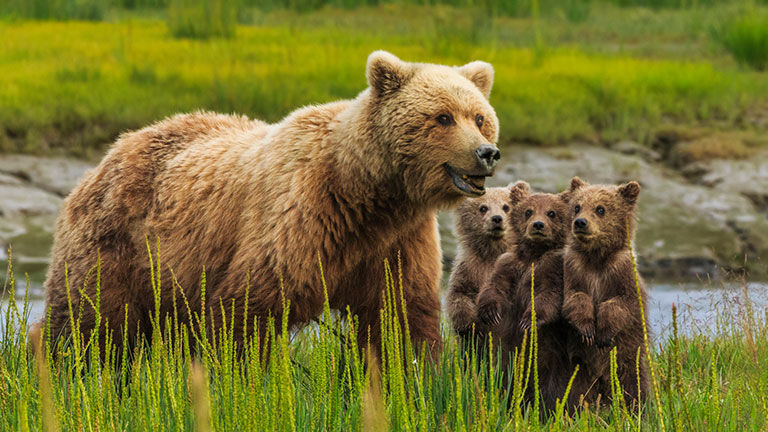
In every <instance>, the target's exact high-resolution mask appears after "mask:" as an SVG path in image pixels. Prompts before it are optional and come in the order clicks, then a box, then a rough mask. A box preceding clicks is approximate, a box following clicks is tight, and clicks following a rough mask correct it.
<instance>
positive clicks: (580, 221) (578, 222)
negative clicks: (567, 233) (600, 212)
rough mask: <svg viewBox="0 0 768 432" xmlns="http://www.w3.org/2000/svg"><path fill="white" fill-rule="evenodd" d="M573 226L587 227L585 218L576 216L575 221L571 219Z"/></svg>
mask: <svg viewBox="0 0 768 432" xmlns="http://www.w3.org/2000/svg"><path fill="white" fill-rule="evenodd" d="M573 227H574V228H580V229H584V228H586V227H587V220H586V219H584V218H578V219H576V220H575V221H573Z"/></svg>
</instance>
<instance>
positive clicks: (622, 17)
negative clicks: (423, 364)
mask: <svg viewBox="0 0 768 432" xmlns="http://www.w3.org/2000/svg"><path fill="white" fill-rule="evenodd" d="M376 49H386V50H388V51H391V52H393V53H394V54H396V55H398V56H399V57H401V58H402V59H404V60H408V61H421V62H434V63H444V64H456V65H459V64H464V63H467V62H469V61H472V60H477V59H479V60H485V61H488V62H491V63H492V64H493V65H494V67H495V69H496V81H495V85H494V89H493V92H492V96H491V103H492V104H493V106H494V107H495V108H496V110H497V113H498V116H499V120H500V124H501V138H500V147H501V148H502V154H503V157H502V165H501V167H500V169H499V171H498V175H497V176H496V177H495V178H494V179H493V182H492V184H493V185H506V184H508V183H510V182H513V181H516V180H519V179H524V180H527V181H528V182H529V183H531V185H532V186H533V188H534V189H537V190H541V191H548V192H555V191H559V190H562V189H563V188H565V187H566V186H567V184H568V181H569V180H570V178H571V177H572V176H574V175H579V176H580V177H582V178H583V179H586V180H588V181H590V182H595V183H597V182H610V183H617V182H623V181H628V180H639V181H640V183H641V184H642V186H643V191H642V193H641V198H640V204H639V206H640V225H639V229H638V238H637V245H636V246H637V250H638V252H639V255H640V266H641V271H642V273H643V275H644V276H645V277H646V279H647V280H648V281H649V285H650V287H651V296H652V300H653V301H654V302H655V303H654V304H656V309H655V311H656V312H655V313H657V314H663V313H664V311H667V312H668V310H669V305H670V304H671V303H672V302H678V303H680V302H684V303H687V304H689V306H691V307H693V310H694V312H693V313H695V314H703V313H705V312H707V311H710V312H711V311H712V310H716V309H717V308H713V307H712V296H711V295H709V294H711V292H713V291H714V292H716V293H717V295H718V296H720V295H722V296H724V297H725V296H731V295H732V294H733V293H734V292H739V293H747V294H749V293H750V292H751V293H753V295H754V296H763V297H762V298H763V299H764V298H765V292H766V290H767V289H768V285H765V284H764V281H766V280H768V261H767V260H768V133H767V132H768V72H766V70H768V0H751V1H747V0H730V1H729V0H720V1H715V0H604V1H597V0H595V1H589V0H541V1H536V0H504V1H498V2H493V1H488V0H477V1H475V0H447V1H430V0H424V1H418V0H413V1H409V0H399V1H398V0H393V1H385V0H378V1H377V0H330V1H324V0H211V1H200V0H49V1H46V0H0V259H2V260H4V261H5V260H7V258H8V256H7V254H8V249H9V247H11V248H12V255H13V262H14V266H15V270H16V274H17V276H20V275H22V274H24V273H27V274H28V275H29V278H30V282H31V287H32V291H31V295H32V296H33V297H35V298H39V297H40V296H41V293H42V291H41V284H42V282H43V280H44V277H45V269H46V266H47V263H48V258H47V257H48V253H49V249H50V245H51V242H52V233H53V231H54V226H55V218H56V214H57V211H58V208H59V206H60V205H61V202H62V199H63V197H65V196H66V194H67V193H68V192H69V191H70V190H71V188H72V187H74V185H75V184H76V183H77V182H78V180H79V178H80V177H81V176H82V175H83V173H84V172H85V171H86V170H87V169H89V168H90V167H92V166H94V165H95V164H96V163H98V161H99V159H100V158H101V157H102V156H103V155H104V153H105V151H106V150H107V149H108V148H109V145H110V143H112V142H113V141H114V140H115V139H116V137H117V136H118V135H119V134H120V133H121V132H123V131H127V130H131V129H135V128H139V127H141V126H144V125H146V124H148V123H151V122H154V121H156V120H158V119H161V118H162V117H164V116H167V115H170V114H173V113H177V112H183V111H194V110H199V109H204V110H215V111H222V112H235V113H242V114H246V115H248V116H250V117H257V118H261V119H265V120H268V121H276V120H278V119H280V118H282V117H283V116H284V115H286V114H287V113H289V112H290V111H292V110H294V109H295V108H297V107H299V106H301V105H304V104H309V103H322V102H326V101H332V100H336V99H343V98H351V97H354V96H355V95H356V94H357V93H358V92H360V91H361V90H362V89H364V88H365V87H366V82H365V61H366V57H367V55H368V54H369V53H370V52H371V51H373V50H376ZM440 221H441V231H442V240H443V247H444V253H445V263H446V270H448V269H449V268H450V264H451V262H452V259H453V257H454V255H455V247H456V246H455V241H454V237H453V233H452V229H453V219H452V214H451V213H450V212H443V213H442V214H441V215H440ZM19 279H23V278H21V277H19ZM7 286H8V284H7V283H6V287H7ZM22 286H23V284H22ZM734 290H735V291H734ZM705 293H709V294H707V295H705ZM697 302H705V303H706V304H704V305H700V306H699V309H700V311H699V312H696V311H695V304H696V303H697ZM37 304H38V305H39V306H38V307H37V309H36V310H37V312H33V313H41V312H40V311H41V303H39V301H38V303H37ZM697 316H698V315H697ZM700 316H701V321H702V323H703V324H702V325H707V324H706V322H707V320H706V318H704V315H700Z"/></svg>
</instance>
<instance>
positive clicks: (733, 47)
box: [715, 13, 768, 70]
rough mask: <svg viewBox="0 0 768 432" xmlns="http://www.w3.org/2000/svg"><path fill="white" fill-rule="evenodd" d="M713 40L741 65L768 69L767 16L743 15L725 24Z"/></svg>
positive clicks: (763, 14) (716, 32)
mask: <svg viewBox="0 0 768 432" xmlns="http://www.w3.org/2000/svg"><path fill="white" fill-rule="evenodd" d="M715 38H716V39H717V40H718V41H719V42H720V43H721V44H723V46H725V48H727V49H728V51H729V52H730V53H731V54H733V56H734V57H735V58H736V60H738V61H739V62H741V63H744V64H746V65H748V66H750V67H752V68H754V69H757V70H766V69H768V14H767V13H762V14H760V13H758V14H750V15H744V16H742V17H740V18H737V19H734V20H732V21H730V22H727V23H725V24H724V25H723V26H722V28H720V29H719V30H718V31H715Z"/></svg>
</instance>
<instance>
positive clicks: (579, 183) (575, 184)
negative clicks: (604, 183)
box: [569, 177, 589, 192]
mask: <svg viewBox="0 0 768 432" xmlns="http://www.w3.org/2000/svg"><path fill="white" fill-rule="evenodd" d="M587 185H589V183H587V182H585V181H584V180H582V179H580V178H578V177H574V178H572V179H571V188H570V189H569V191H570V192H573V191H575V190H578V189H580V188H582V187H584V186H587Z"/></svg>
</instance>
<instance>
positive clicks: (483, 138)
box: [365, 51, 500, 205]
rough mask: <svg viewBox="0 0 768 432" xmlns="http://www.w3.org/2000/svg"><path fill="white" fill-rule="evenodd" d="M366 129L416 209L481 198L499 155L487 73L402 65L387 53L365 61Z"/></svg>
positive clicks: (472, 67) (485, 68)
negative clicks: (429, 205) (423, 206)
mask: <svg viewBox="0 0 768 432" xmlns="http://www.w3.org/2000/svg"><path fill="white" fill-rule="evenodd" d="M367 77H368V84H369V86H370V87H369V89H368V90H366V92H367V93H365V94H366V95H367V96H368V100H369V104H368V107H367V110H366V115H367V119H366V121H367V123H368V127H369V128H370V129H369V130H370V131H371V132H372V133H373V134H374V135H375V137H376V141H377V142H378V144H379V145H381V146H385V147H386V148H385V149H384V151H385V152H386V153H385V155H386V156H387V158H388V159H389V160H391V161H392V168H393V172H394V174H395V175H397V176H398V177H399V178H400V179H401V180H402V182H403V186H404V192H405V193H406V195H407V197H408V198H409V199H410V200H412V201H414V202H419V203H429V204H437V205H451V204H456V203H458V201H459V200H460V199H461V198H462V197H465V196H481V195H483V194H484V193H485V179H486V177H488V176H491V175H493V173H494V169H495V167H496V163H497V162H498V160H499V157H500V154H499V150H498V148H497V147H496V141H497V140H498V119H497V118H496V113H495V111H494V110H493V108H492V107H491V105H490V104H489V103H488V97H489V95H490V93H491V86H492V84H493V67H492V66H491V65H490V64H488V63H485V62H480V61H475V62H472V63H468V64H466V65H464V66H461V67H450V66H442V65H434V64H423V63H407V62H404V61H402V60H400V59H398V58H397V57H395V56H394V55H392V54H390V53H388V52H385V51H376V52H374V53H372V54H371V55H370V56H369V57H368V65H367Z"/></svg>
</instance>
